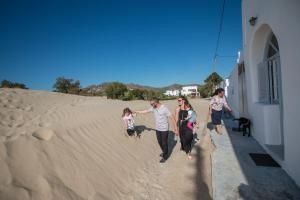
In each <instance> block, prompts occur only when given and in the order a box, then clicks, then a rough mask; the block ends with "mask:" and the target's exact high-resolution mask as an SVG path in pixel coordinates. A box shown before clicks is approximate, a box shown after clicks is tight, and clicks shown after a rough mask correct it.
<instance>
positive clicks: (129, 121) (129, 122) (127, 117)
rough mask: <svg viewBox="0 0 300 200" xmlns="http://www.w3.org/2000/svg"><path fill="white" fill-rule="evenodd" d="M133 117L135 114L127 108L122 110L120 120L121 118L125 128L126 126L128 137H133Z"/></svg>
mask: <svg viewBox="0 0 300 200" xmlns="http://www.w3.org/2000/svg"><path fill="white" fill-rule="evenodd" d="M134 117H135V114H133V113H132V111H131V110H130V109H129V108H125V109H124V110H123V114H122V118H123V120H124V123H125V126H126V131H127V134H128V135H129V136H133V135H134V133H135V130H134Z"/></svg>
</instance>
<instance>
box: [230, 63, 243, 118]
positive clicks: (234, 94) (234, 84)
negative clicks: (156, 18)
mask: <svg viewBox="0 0 300 200" xmlns="http://www.w3.org/2000/svg"><path fill="white" fill-rule="evenodd" d="M228 79H229V86H228V96H227V101H228V104H229V105H230V107H231V109H232V114H233V115H234V117H236V118H239V117H240V111H239V85H238V65H236V66H235V68H234V69H233V71H232V72H231V74H230V75H229V77H228Z"/></svg>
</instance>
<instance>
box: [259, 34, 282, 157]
mask: <svg viewBox="0 0 300 200" xmlns="http://www.w3.org/2000/svg"><path fill="white" fill-rule="evenodd" d="M281 85H282V83H281V66H280V49H279V45H278V41H277V38H276V36H275V35H274V33H273V32H272V31H271V32H270V33H269V35H268V37H267V40H266V43H265V49H264V56H263V61H262V62H261V63H260V64H259V65H258V98H259V99H258V100H259V102H260V103H263V104H266V106H268V107H270V109H269V111H271V109H273V111H272V115H269V116H268V117H269V118H270V119H269V121H272V120H273V121H276V122H275V123H276V125H278V129H279V130H278V134H276V133H275V132H273V133H271V134H272V135H268V136H267V138H272V139H269V140H268V141H273V142H269V143H267V144H266V146H267V147H268V148H269V149H270V150H271V151H272V152H273V153H275V154H276V155H277V156H278V157H279V158H281V159H282V160H283V159H284V134H283V104H282V101H283V98H282V89H281V88H282V87H281ZM274 110H278V111H277V112H276V111H274ZM278 120H279V123H278ZM265 126H271V125H270V124H265Z"/></svg>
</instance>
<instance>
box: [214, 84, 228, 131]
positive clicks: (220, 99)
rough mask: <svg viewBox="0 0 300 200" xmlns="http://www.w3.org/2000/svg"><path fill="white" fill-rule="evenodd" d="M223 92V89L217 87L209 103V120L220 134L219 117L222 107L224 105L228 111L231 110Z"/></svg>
mask: <svg viewBox="0 0 300 200" xmlns="http://www.w3.org/2000/svg"><path fill="white" fill-rule="evenodd" d="M224 94H225V92H224V89H223V88H218V89H217V90H216V91H215V93H214V96H213V97H212V99H211V101H210V104H209V112H210V115H211V120H212V123H213V125H214V127H215V129H216V131H217V133H218V134H222V125H221V119H222V113H223V107H225V108H226V109H227V110H228V111H229V112H232V109H231V108H230V107H229V105H228V103H227V101H226V99H225V96H224Z"/></svg>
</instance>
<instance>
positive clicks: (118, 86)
mask: <svg viewBox="0 0 300 200" xmlns="http://www.w3.org/2000/svg"><path fill="white" fill-rule="evenodd" d="M125 92H127V86H126V85H125V84H123V83H119V82H113V83H110V84H109V85H107V87H106V89H105V93H106V96H107V98H108V99H122V98H123V97H124V94H125Z"/></svg>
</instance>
